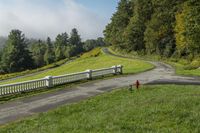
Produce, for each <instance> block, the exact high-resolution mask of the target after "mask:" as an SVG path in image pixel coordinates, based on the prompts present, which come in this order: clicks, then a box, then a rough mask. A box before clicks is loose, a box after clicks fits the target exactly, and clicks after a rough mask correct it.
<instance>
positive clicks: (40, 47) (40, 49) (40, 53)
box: [31, 40, 47, 67]
mask: <svg viewBox="0 0 200 133" xmlns="http://www.w3.org/2000/svg"><path fill="white" fill-rule="evenodd" d="M46 49H47V48H46V45H45V43H44V42H43V41H42V40H38V41H37V42H36V43H35V44H33V45H32V46H31V52H32V56H33V59H34V63H35V66H36V67H41V66H44V65H45V61H44V54H45V51H46Z"/></svg>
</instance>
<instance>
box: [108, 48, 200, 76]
mask: <svg viewBox="0 0 200 133" xmlns="http://www.w3.org/2000/svg"><path fill="white" fill-rule="evenodd" d="M109 51H110V52H111V53H113V54H116V55H122V56H125V57H131V58H136V59H145V60H152V61H161V62H165V63H167V64H170V65H172V66H173V67H174V68H175V70H176V74H178V75H184V76H200V69H196V68H192V67H193V66H192V65H191V64H190V63H189V62H186V61H184V60H183V61H182V60H181V59H180V60H178V61H176V62H175V61H172V60H174V59H167V58H161V57H160V56H156V55H148V56H147V55H145V56H144V55H143V56H140V55H138V54H136V53H134V52H132V53H126V52H124V51H117V50H113V49H112V48H109ZM188 66H190V67H191V68H192V69H188V68H187V67H188Z"/></svg>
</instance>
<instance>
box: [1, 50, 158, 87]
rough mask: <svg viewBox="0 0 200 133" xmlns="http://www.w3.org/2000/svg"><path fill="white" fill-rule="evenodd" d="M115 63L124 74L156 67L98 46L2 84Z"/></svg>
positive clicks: (109, 65) (97, 67) (104, 66)
mask: <svg viewBox="0 0 200 133" xmlns="http://www.w3.org/2000/svg"><path fill="white" fill-rule="evenodd" d="M114 65H123V66H124V69H123V70H124V74H135V73H139V72H143V71H146V70H149V69H152V68H154V66H153V65H151V64H149V63H146V62H143V61H140V60H137V59H125V58H119V57H114V56H111V55H107V54H105V53H103V52H102V51H101V48H96V49H94V50H92V51H90V52H87V53H85V54H83V55H82V56H81V57H80V58H77V59H76V60H74V61H73V62H70V63H69V64H65V65H62V66H60V67H57V68H54V69H51V70H49V71H45V72H43V73H39V74H36V75H33V76H30V77H24V78H18V79H15V80H10V81H6V82H1V83H0V84H8V83H15V82H21V81H27V80H33V79H39V78H44V77H46V76H49V75H51V76H57V75H63V74H69V73H74V72H81V71H85V70H87V69H100V68H107V67H112V66H114Z"/></svg>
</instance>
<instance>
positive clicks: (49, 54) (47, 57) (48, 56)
mask: <svg viewBox="0 0 200 133" xmlns="http://www.w3.org/2000/svg"><path fill="white" fill-rule="evenodd" d="M46 43H47V50H46V52H45V54H44V61H45V64H47V65H48V64H51V63H53V62H54V61H55V53H54V51H53V50H54V48H53V44H52V42H51V38H49V37H48V38H47V42H46Z"/></svg>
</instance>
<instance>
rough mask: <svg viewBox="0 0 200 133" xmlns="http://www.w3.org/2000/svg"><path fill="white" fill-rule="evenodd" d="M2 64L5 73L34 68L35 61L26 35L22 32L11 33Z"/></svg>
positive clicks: (13, 31) (14, 31)
mask: <svg viewBox="0 0 200 133" xmlns="http://www.w3.org/2000/svg"><path fill="white" fill-rule="evenodd" d="M1 64H2V69H3V71H4V72H19V71H23V70H26V69H31V68H33V67H34V65H33V59H32V58H31V55H30V51H29V50H28V49H27V43H26V42H25V35H24V34H22V32H21V31H20V30H12V31H11V32H10V34H9V36H8V41H7V43H6V45H5V47H4V52H3V55H2V61H1Z"/></svg>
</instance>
